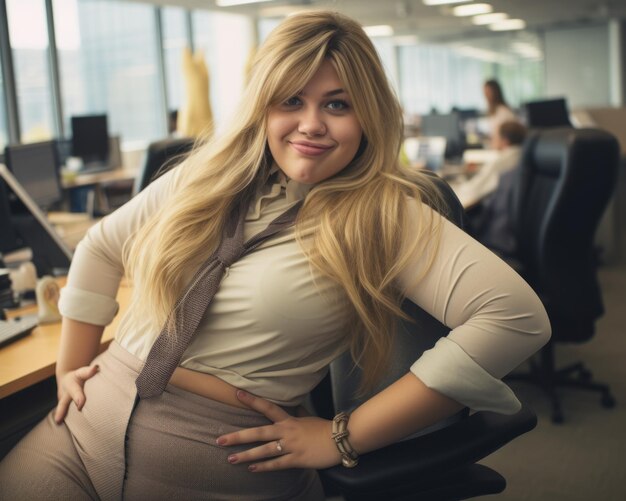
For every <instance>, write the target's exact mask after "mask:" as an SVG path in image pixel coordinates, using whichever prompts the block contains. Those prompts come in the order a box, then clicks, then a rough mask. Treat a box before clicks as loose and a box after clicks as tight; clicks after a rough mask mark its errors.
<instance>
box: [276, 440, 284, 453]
mask: <svg viewBox="0 0 626 501" xmlns="http://www.w3.org/2000/svg"><path fill="white" fill-rule="evenodd" d="M276 451H277V452H278V453H279V454H282V453H283V444H281V443H280V440H276Z"/></svg>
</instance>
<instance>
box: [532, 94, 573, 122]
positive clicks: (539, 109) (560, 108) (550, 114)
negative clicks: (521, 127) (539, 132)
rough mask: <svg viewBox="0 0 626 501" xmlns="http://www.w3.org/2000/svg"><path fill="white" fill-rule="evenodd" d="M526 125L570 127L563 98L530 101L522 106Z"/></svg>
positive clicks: (565, 102)
mask: <svg viewBox="0 0 626 501" xmlns="http://www.w3.org/2000/svg"><path fill="white" fill-rule="evenodd" d="M523 110H524V115H525V118H526V125H528V127H533V128H537V127H571V126H572V123H571V122H570V119H569V112H568V110H567V101H566V100H565V98H557V99H545V100H543V101H531V102H529V103H526V104H525V105H524V107H523Z"/></svg>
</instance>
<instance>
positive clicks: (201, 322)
mask: <svg viewBox="0 0 626 501" xmlns="http://www.w3.org/2000/svg"><path fill="white" fill-rule="evenodd" d="M234 117H235V120H234V122H233V123H232V124H231V125H230V128H229V129H227V130H226V132H224V133H223V134H222V133H220V136H219V137H218V138H216V139H215V140H212V141H209V142H206V143H204V144H201V145H198V146H197V147H196V149H195V151H194V152H192V153H191V154H190V155H189V156H188V157H187V158H186V159H185V161H184V162H183V163H182V164H180V165H179V166H177V167H176V169H173V170H170V171H169V172H167V173H166V174H164V175H163V176H161V177H160V178H158V179H157V180H155V181H154V182H153V183H151V184H150V185H149V186H148V187H147V188H146V189H144V190H143V191H141V192H140V193H139V194H138V195H137V196H136V197H134V198H133V199H132V200H130V201H129V202H128V203H127V204H126V205H124V206H123V207H121V208H120V209H118V210H117V211H115V212H114V213H113V214H111V215H109V216H107V217H105V218H104V219H103V220H102V221H100V222H99V223H98V224H97V225H96V226H94V227H93V228H92V229H91V230H90V231H89V233H88V234H87V236H86V237H85V239H84V240H83V241H82V242H81V243H80V244H79V246H78V248H77V250H76V254H75V255H74V258H73V260H72V265H71V268H70V272H69V275H68V280H67V285H66V287H65V288H64V289H63V291H62V294H61V301H60V303H59V309H60V311H61V314H62V315H63V321H62V334H61V341H60V345H61V347H60V352H59V356H58V362H57V365H56V375H57V383H58V392H59V403H58V406H57V409H56V411H55V412H52V413H51V414H49V415H48V417H47V418H46V419H44V420H43V421H42V422H40V423H39V424H38V425H37V426H36V427H35V428H34V429H33V430H31V432H30V433H29V434H28V435H26V437H25V438H23V439H22V441H21V442H20V443H19V444H18V445H17V446H16V447H15V448H14V449H13V450H12V451H11V452H10V453H9V454H8V455H7V456H6V457H5V458H4V459H3V460H2V462H0V486H1V487H0V499H7V500H9V499H10V500H16V499H37V500H40V499H42V500H45V499H50V500H57V499H71V500H76V499H80V500H83V499H107V500H108V499H113V500H117V499H125V500H129V501H133V500H144V499H149V500H153V499H185V500H187V499H211V500H217V499H228V500H231V499H237V500H244V499H247V500H252V499H272V500H279V499H280V500H290V501H291V500H293V501H323V500H324V493H323V491H322V486H321V483H320V480H319V478H318V476H317V472H316V470H317V469H320V468H328V467H331V466H335V465H339V464H343V465H345V466H347V467H352V466H356V462H357V456H358V454H364V453H367V452H369V451H372V450H374V449H378V448H380V447H384V446H386V445H388V444H390V443H393V442H395V441H397V440H399V439H401V438H403V437H405V436H408V435H411V434H413V433H415V432H416V431H418V430H421V429H424V428H426V427H428V426H431V425H432V424H434V423H438V422H440V421H441V420H443V419H446V418H448V417H449V416H452V415H454V414H456V413H457V412H458V411H459V410H460V409H462V408H463V407H470V408H472V409H474V410H491V411H495V412H501V413H514V412H517V411H518V410H519V408H520V402H519V401H518V400H517V398H516V397H515V394H514V393H513V392H512V391H511V389H510V388H509V387H508V386H507V385H506V384H505V383H503V382H502V381H501V378H502V377H503V376H504V375H505V374H507V373H508V372H509V371H510V370H512V369H513V368H515V367H517V366H518V365H519V364H520V363H521V362H522V361H524V360H525V359H526V358H528V357H529V356H530V355H532V354H533V353H535V352H536V351H537V350H538V349H539V348H541V346H543V345H544V344H545V343H546V342H547V341H548V338H549V337H550V325H549V321H548V317H547V315H546V313H545V310H544V308H543V306H542V304H541V301H540V300H539V298H538V297H537V296H536V295H535V293H534V292H533V291H532V289H531V288H530V287H529V286H528V284H526V283H525V282H524V280H522V278H521V277H519V276H518V275H517V274H516V273H515V272H514V271H513V270H512V269H510V268H509V267H508V266H507V265H506V264H505V263H504V262H503V261H502V260H500V259H498V258H497V256H495V255H493V254H492V253H491V252H489V251H487V250H486V249H485V248H484V247H483V246H481V245H479V244H478V243H477V242H475V241H474V240H473V239H472V238H470V237H469V236H468V235H467V234H466V233H464V232H463V231H461V230H460V229H459V228H457V227H456V226H455V225H454V224H453V223H451V222H449V221H448V220H446V219H445V218H442V217H440V216H439V214H438V213H437V212H435V211H433V210H432V209H431V208H430V206H429V205H428V204H426V203H423V201H428V202H431V203H433V204H434V205H435V206H442V202H441V201H439V200H438V198H437V194H438V190H437V189H436V186H434V184H433V183H432V181H431V180H430V177H429V176H427V175H425V174H424V173H423V172H418V171H417V170H408V169H402V168H401V167H400V166H399V162H398V156H399V150H400V144H401V140H402V134H403V124H402V114H401V110H400V105H399V103H398V102H397V100H396V98H395V96H394V92H393V90H392V89H391V87H390V86H389V83H388V80H387V78H386V76H385V73H384V70H383V65H382V63H381V62H380V59H379V58H378V57H377V55H376V49H375V47H374V45H373V44H372V42H371V40H370V39H369V37H368V36H367V35H366V33H365V32H364V31H363V29H362V28H361V26H360V25H359V24H358V23H356V22H355V21H353V20H351V19H349V18H346V17H345V16H343V15H341V14H336V13H332V12H320V11H315V12H308V13H300V14H298V15H295V16H291V17H288V18H287V19H286V20H285V21H283V23H282V24H281V25H279V27H277V28H275V30H274V31H273V32H272V34H271V35H269V36H268V38H267V40H266V42H265V44H264V45H263V46H262V48H260V49H259V51H258V52H257V54H256V56H255V60H254V64H253V70H252V76H251V78H250V84H249V85H248V86H247V88H246V90H245V92H244V96H243V101H242V104H241V108H240V112H239V113H237V114H235V115H234ZM244 241H245V244H244ZM124 275H126V276H127V277H128V278H129V279H130V280H131V281H132V283H133V284H134V287H133V298H132V302H131V304H130V305H129V307H128V309H127V310H126V313H125V314H124V318H123V319H122V320H121V322H120V324H119V327H118V330H117V332H116V336H115V341H114V342H112V343H111V344H110V346H109V348H108V349H107V350H106V351H105V352H104V353H103V354H101V355H98V350H99V347H100V341H101V336H102V331H103V327H104V325H106V324H108V323H110V322H111V320H112V319H113V317H114V315H115V314H116V312H117V308H118V305H117V302H116V300H115V297H116V293H117V289H118V286H119V283H120V280H121V279H122V277H123V276H124ZM404 298H407V299H409V300H411V301H412V302H413V303H415V304H416V305H418V306H420V307H422V308H423V309H424V310H425V311H427V312H428V313H429V314H431V315H432V316H433V317H434V318H436V319H437V320H438V321H440V322H441V323H444V324H445V325H446V326H448V327H449V328H450V329H451V331H450V333H449V334H448V336H446V337H444V338H441V339H440V340H439V341H438V342H437V344H436V345H435V346H434V347H433V348H432V349H430V350H428V351H427V352H425V353H424V355H423V356H422V357H421V358H419V360H416V362H415V363H414V364H413V365H412V366H411V369H410V371H407V373H406V374H405V375H403V376H402V377H401V378H400V379H398V380H397V381H396V382H394V383H393V384H392V385H390V386H389V387H387V388H386V389H385V390H383V391H381V392H379V393H377V394H376V395H375V396H373V397H372V398H370V399H368V400H367V402H365V403H363V404H362V405H360V406H359V407H358V408H356V409H355V410H354V411H353V412H352V413H351V414H350V416H349V420H348V417H347V416H346V415H344V414H339V415H338V416H336V419H337V420H339V421H341V422H343V424H345V426H346V429H347V430H348V431H349V437H348V436H347V435H344V436H336V438H333V434H332V427H333V423H332V422H331V420H328V419H322V418H320V417H313V416H307V417H305V416H300V415H299V413H298V406H300V404H301V403H302V402H303V401H304V400H305V398H306V397H307V395H308V393H309V392H310V391H311V389H313V388H314V387H315V386H316V385H317V384H318V383H319V382H320V381H321V380H322V379H323V378H324V376H325V374H326V372H327V369H328V365H329V364H330V362H331V361H332V360H333V359H335V358H336V357H338V356H340V355H341V354H342V353H344V352H345V351H347V350H350V349H352V352H353V353H354V355H355V358H356V359H357V360H359V363H360V365H361V366H362V367H363V373H364V375H365V376H366V379H365V381H364V385H363V389H365V390H368V389H373V388H374V386H375V384H376V383H377V382H378V381H379V380H380V376H381V374H382V372H383V371H384V369H385V368H386V367H387V361H388V360H389V351H390V350H389V347H390V344H391V338H390V336H392V335H393V329H394V328H395V322H396V319H397V318H398V317H399V315H400V314H401V313H402V312H401V309H400V305H401V303H402V301H403V299H404ZM476 298H480V300H476ZM339 435H342V434H339ZM346 450H347V451H350V450H352V452H351V453H350V454H348V453H346V452H345V451H346Z"/></svg>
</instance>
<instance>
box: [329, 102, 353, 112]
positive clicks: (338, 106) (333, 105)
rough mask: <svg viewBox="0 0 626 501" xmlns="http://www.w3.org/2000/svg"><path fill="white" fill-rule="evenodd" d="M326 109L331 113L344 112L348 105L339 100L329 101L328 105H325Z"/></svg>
mask: <svg viewBox="0 0 626 501" xmlns="http://www.w3.org/2000/svg"><path fill="white" fill-rule="evenodd" d="M326 107H327V108H328V109H330V110H332V111H344V110H347V109H348V108H349V105H348V103H346V102H345V101H341V100H339V101H331V102H330V103H328V104H327V105H326Z"/></svg>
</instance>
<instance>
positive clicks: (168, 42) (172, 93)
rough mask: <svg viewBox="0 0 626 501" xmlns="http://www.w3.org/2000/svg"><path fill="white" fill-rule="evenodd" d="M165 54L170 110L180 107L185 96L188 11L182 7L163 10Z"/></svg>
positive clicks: (164, 8)
mask: <svg viewBox="0 0 626 501" xmlns="http://www.w3.org/2000/svg"><path fill="white" fill-rule="evenodd" d="M161 23H162V32H163V55H164V58H165V78H166V82H167V105H168V107H169V109H170V110H177V109H179V108H180V105H181V102H182V97H183V92H184V90H183V73H182V54H183V49H184V48H185V47H188V46H189V33H188V30H187V12H186V11H185V9H183V8H181V7H163V9H162V10H161Z"/></svg>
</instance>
